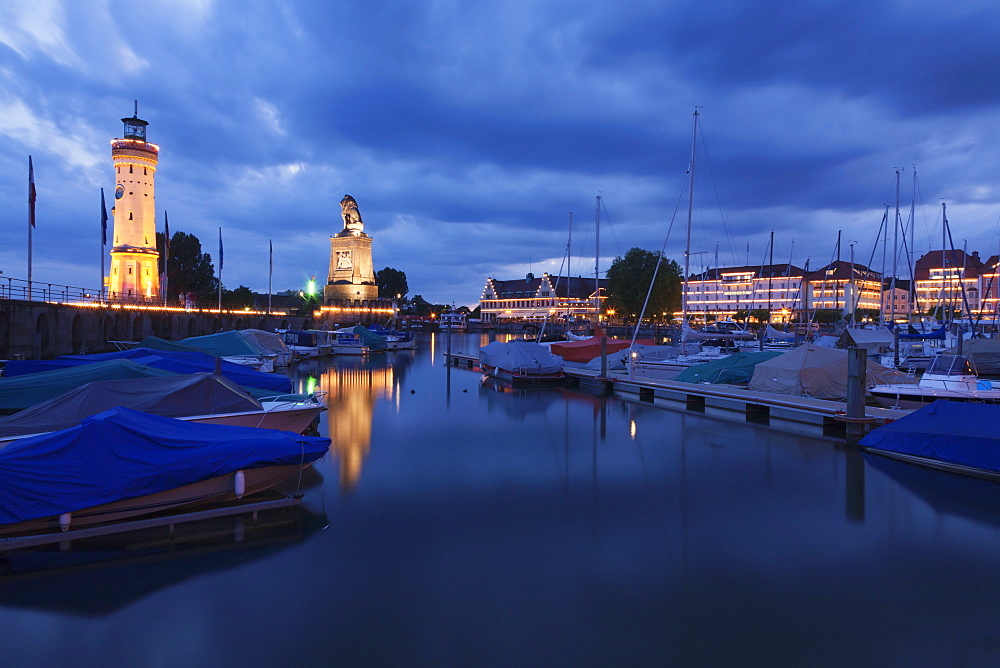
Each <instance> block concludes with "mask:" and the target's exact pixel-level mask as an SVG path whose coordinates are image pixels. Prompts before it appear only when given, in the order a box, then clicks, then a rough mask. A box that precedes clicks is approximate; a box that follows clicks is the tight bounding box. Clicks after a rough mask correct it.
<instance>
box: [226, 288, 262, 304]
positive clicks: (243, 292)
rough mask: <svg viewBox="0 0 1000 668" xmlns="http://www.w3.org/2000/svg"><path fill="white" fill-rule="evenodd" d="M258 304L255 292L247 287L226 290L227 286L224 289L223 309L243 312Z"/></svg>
mask: <svg viewBox="0 0 1000 668" xmlns="http://www.w3.org/2000/svg"><path fill="white" fill-rule="evenodd" d="M256 303H257V299H256V297H255V295H254V293H253V290H251V289H250V288H248V287H247V286H245V285H241V286H240V287H238V288H236V289H235V290H226V288H225V286H223V288H222V307H223V308H228V309H230V310H242V309H245V308H253V307H254V306H255V305H256Z"/></svg>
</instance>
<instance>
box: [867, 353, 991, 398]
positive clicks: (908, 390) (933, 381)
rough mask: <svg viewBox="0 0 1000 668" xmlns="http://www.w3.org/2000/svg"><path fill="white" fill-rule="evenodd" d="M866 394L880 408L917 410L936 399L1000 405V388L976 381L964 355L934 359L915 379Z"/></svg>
mask: <svg viewBox="0 0 1000 668" xmlns="http://www.w3.org/2000/svg"><path fill="white" fill-rule="evenodd" d="M907 380H909V381H910V382H906V381H907ZM868 393H869V394H870V395H871V396H872V397H874V398H875V400H876V401H877V402H878V403H879V405H880V406H885V407H890V408H920V407H922V406H926V405H927V404H929V403H930V402H932V401H936V400H938V399H946V400H948V401H964V402H971V403H980V404H984V403H985V404H997V403H1000V388H994V387H993V384H992V383H991V382H990V381H988V380H983V379H980V378H979V376H978V375H977V373H976V367H975V365H973V363H972V361H971V360H970V359H969V358H968V357H965V356H964V355H936V356H935V357H934V358H932V359H931V361H930V363H929V364H928V365H927V370H926V371H925V372H924V373H923V375H921V376H920V377H919V378H918V377H917V376H916V375H915V374H907V377H906V378H905V379H900V380H899V382H894V383H884V384H879V385H873V386H871V387H869V388H868Z"/></svg>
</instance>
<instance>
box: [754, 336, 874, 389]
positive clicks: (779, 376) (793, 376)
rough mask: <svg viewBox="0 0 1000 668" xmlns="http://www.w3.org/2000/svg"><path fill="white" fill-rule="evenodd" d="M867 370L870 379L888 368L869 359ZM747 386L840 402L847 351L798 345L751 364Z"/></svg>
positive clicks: (844, 384) (844, 387) (845, 378)
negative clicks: (752, 369) (773, 356)
mask: <svg viewBox="0 0 1000 668" xmlns="http://www.w3.org/2000/svg"><path fill="white" fill-rule="evenodd" d="M867 370H868V376H869V380H871V381H874V380H875V379H880V378H883V377H885V375H886V374H887V373H888V372H890V371H891V370H890V369H888V368H886V367H884V366H882V365H881V364H878V363H876V362H872V361H871V360H868V362H867ZM869 384H871V383H869ZM750 389H751V390H753V391H756V392H771V393H773V394H789V395H792V396H797V397H813V398H815V399H830V400H832V401H843V400H845V399H846V398H847V351H846V350H841V349H839V348H824V347H821V346H816V345H813V344H811V343H807V344H805V345H801V346H799V347H798V348H795V349H794V350H791V351H790V352H787V353H784V354H782V355H779V356H777V357H775V358H774V359H771V360H767V361H764V362H761V363H759V364H758V365H757V366H756V367H754V371H753V377H752V378H751V379H750Z"/></svg>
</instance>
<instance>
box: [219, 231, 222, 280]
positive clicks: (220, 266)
mask: <svg viewBox="0 0 1000 668" xmlns="http://www.w3.org/2000/svg"><path fill="white" fill-rule="evenodd" d="M219 271H220V272H221V271H222V228H221V227H220V228H219Z"/></svg>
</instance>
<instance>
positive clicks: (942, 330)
mask: <svg viewBox="0 0 1000 668" xmlns="http://www.w3.org/2000/svg"><path fill="white" fill-rule="evenodd" d="M889 329H890V330H892V327H889ZM947 333H948V325H941V326H940V327H939V328H937V329H935V330H934V331H933V332H921V331H919V330H918V329H917V328H916V327H914V326H913V325H907V327H906V333H905V334H904V333H903V332H900V333H899V338H901V339H941V340H944V338H945V335H946V334H947Z"/></svg>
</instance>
